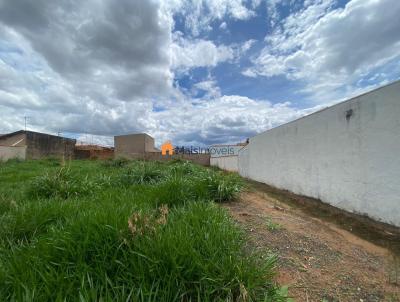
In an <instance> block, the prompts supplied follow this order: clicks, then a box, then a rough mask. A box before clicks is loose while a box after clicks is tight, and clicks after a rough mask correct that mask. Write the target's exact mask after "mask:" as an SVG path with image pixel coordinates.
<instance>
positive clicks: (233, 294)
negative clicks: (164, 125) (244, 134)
mask: <svg viewBox="0 0 400 302" xmlns="http://www.w3.org/2000/svg"><path fill="white" fill-rule="evenodd" d="M24 171H25V172H24ZM26 174H28V175H29V177H27V176H26ZM125 178H128V180H127V179H125ZM0 181H2V186H1V187H0V225H1V226H2V227H1V229H0V301H9V300H14V301H284V300H285V298H284V297H283V295H282V294H281V291H280V289H279V287H277V285H276V284H274V282H273V274H274V271H275V257H274V256H272V255H269V254H263V255H260V254H252V253H249V252H248V251H247V252H246V250H248V249H246V248H245V244H246V241H245V237H244V234H243V232H242V231H241V230H240V228H239V227H238V226H237V225H235V223H234V222H233V221H232V219H231V218H230V217H229V215H228V214H227V213H226V211H225V210H223V209H222V208H221V207H219V206H217V205H216V204H215V203H214V202H213V201H217V202H227V201H230V200H232V199H233V198H235V197H236V195H237V194H238V193H239V191H240V189H241V187H242V183H241V180H240V179H239V178H237V177H236V176H234V175H231V174H225V173H223V172H220V171H212V170H210V169H206V168H203V167H199V166H196V165H193V164H190V163H186V162H175V163H168V164H161V163H146V162H139V161H138V162H126V163H124V164H123V165H108V164H104V163H100V162H96V161H73V162H71V163H70V164H68V168H65V167H59V166H57V165H53V164H51V163H49V162H46V161H40V162H23V163H14V162H13V163H10V164H8V163H5V164H3V165H2V168H1V170H0ZM21 192H22V193H21ZM261 256H263V257H261Z"/></svg>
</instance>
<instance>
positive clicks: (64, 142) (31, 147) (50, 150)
mask: <svg viewBox="0 0 400 302" xmlns="http://www.w3.org/2000/svg"><path fill="white" fill-rule="evenodd" d="M75 143H76V140H74V139H68V138H64V137H59V136H55V135H48V134H44V133H37V132H29V131H28V132H26V145H27V150H26V159H40V158H44V157H53V156H54V157H62V156H64V157H65V158H73V156H74V149H75Z"/></svg>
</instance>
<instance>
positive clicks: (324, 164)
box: [239, 82, 400, 226]
mask: <svg viewBox="0 0 400 302" xmlns="http://www.w3.org/2000/svg"><path fill="white" fill-rule="evenodd" d="M239 172H240V174H241V175H243V176H245V177H248V178H251V179H254V180H257V181H260V182H264V183H267V184H270V185H273V186H275V187H278V188H281V189H287V190H289V191H292V192H294V193H297V194H301V195H306V196H310V197H314V198H318V199H321V200H322V201H323V202H326V203H329V204H331V205H333V206H336V207H339V208H341V209H344V210H347V211H350V212H356V213H361V214H366V215H368V216H370V217H371V218H374V219H376V220H378V221H383V222H386V223H389V224H393V225H396V226H400V82H395V83H393V84H391V85H388V86H385V87H382V88H380V89H377V90H374V91H372V92H370V93H367V94H364V95H361V96H359V97H357V98H354V99H351V100H349V101H346V102H343V103H340V104H337V105H335V106H332V107H330V108H327V109H325V110H322V111H319V112H317V113H314V114H311V115H309V116H307V117H304V118H301V119H299V120H296V121H294V122H291V123H288V124H285V125H282V126H280V127H277V128H274V129H272V130H269V131H267V132H264V133H262V134H260V135H257V136H255V137H253V138H251V139H250V144H249V145H248V146H246V147H245V148H244V149H242V150H241V151H240V152H239Z"/></svg>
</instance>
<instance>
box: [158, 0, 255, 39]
mask: <svg viewBox="0 0 400 302" xmlns="http://www.w3.org/2000/svg"><path fill="white" fill-rule="evenodd" d="M246 2H247V1H245V0H172V1H168V2H166V3H165V6H166V8H167V10H169V11H171V12H172V13H173V14H176V15H179V16H184V19H185V28H186V29H188V30H189V31H190V32H191V34H192V35H193V36H194V37H196V36H199V35H200V34H201V33H202V32H207V31H209V30H210V29H211V25H210V24H211V23H212V22H214V21H217V20H223V19H224V18H230V19H233V20H247V19H249V18H251V17H253V16H255V12H254V11H253V10H252V9H250V8H248V7H246V5H245V3H246Z"/></svg>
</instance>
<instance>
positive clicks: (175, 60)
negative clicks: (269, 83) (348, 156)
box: [0, 0, 400, 145]
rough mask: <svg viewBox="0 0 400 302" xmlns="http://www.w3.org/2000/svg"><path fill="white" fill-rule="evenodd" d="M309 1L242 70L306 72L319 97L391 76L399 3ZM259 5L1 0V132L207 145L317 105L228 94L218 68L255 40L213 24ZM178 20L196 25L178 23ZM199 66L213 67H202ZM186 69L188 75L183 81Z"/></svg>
mask: <svg viewBox="0 0 400 302" xmlns="http://www.w3.org/2000/svg"><path fill="white" fill-rule="evenodd" d="M275 2H276V1H275ZM277 3H278V2H276V3H275V4H276V5H279V4H277ZM305 3H306V4H305V7H304V8H303V9H302V10H300V11H298V12H297V13H293V14H291V15H290V16H289V17H287V18H286V19H284V20H283V21H282V22H278V21H277V23H276V24H277V25H276V28H275V31H274V32H273V33H272V35H269V36H267V37H266V40H265V41H264V43H266V46H265V48H264V49H262V51H261V52H260V53H258V55H257V56H255V57H254V58H253V59H252V62H253V64H254V65H253V66H251V67H250V68H249V69H247V70H245V71H243V72H244V74H246V75H247V76H252V77H260V76H262V77H272V76H276V75H283V74H284V75H286V76H287V77H288V78H290V79H292V80H296V81H306V86H305V87H303V91H306V92H307V90H308V92H310V91H311V92H312V93H314V95H315V91H320V92H321V93H322V92H323V93H326V91H333V90H335V89H337V87H342V86H343V83H349V82H351V81H349V80H348V79H351V80H352V81H353V80H354V81H357V83H359V81H360V79H361V80H364V79H370V81H372V82H373V83H376V82H377V81H379V82H382V81H387V79H388V74H390V72H392V70H394V67H393V66H396V67H395V69H396V70H400V64H395V65H391V64H390V62H391V61H390V60H392V61H393V60H395V61H396V60H397V58H398V57H397V55H396V51H395V50H396V49H398V44H396V43H398V40H399V32H400V31H396V29H398V27H399V22H398V21H397V19H398V18H397V13H398V12H399V5H398V3H397V2H394V1H390V0H382V1H371V0H365V1H363V2H361V1H360V0H353V1H352V2H350V3H349V4H348V5H347V6H346V7H345V8H344V9H336V8H335V6H334V2H331V1H316V2H311V1H306V2H305ZM260 5H261V4H260V1H258V0H255V1H239V0H233V1H228V0H218V1H211V0H210V1H205V0H204V1H194V0H193V1H181V0H171V1H156V0H149V1H130V0H121V1H118V5H116V3H115V1H112V0H103V1H97V0H88V1H85V2H74V1H72V2H71V1H69V0H59V1H46V0H37V1H34V2H32V1H28V0H13V1H2V0H0V112H1V118H0V133H5V132H9V131H15V130H19V129H21V128H23V127H24V116H27V117H28V128H29V129H32V130H37V131H43V132H49V133H57V132H59V131H61V132H62V133H67V134H68V133H69V134H71V135H73V136H75V137H78V138H80V139H81V138H85V137H92V136H93V138H94V140H95V141H101V142H105V143H110V141H112V140H111V139H110V136H112V135H118V134H124V133H133V132H148V133H149V134H151V135H154V136H155V137H156V139H157V141H159V142H162V141H164V140H166V139H172V140H173V141H174V142H175V143H177V144H201V145H204V144H205V145H207V144H212V143H224V142H238V141H242V140H244V139H245V138H246V137H249V136H252V135H254V134H255V133H258V132H260V131H264V130H266V129H268V128H271V127H273V126H276V125H279V124H281V123H284V122H287V121H290V120H292V119H295V118H297V117H300V116H302V115H304V114H307V113H310V112H312V111H314V110H317V109H318V108H321V106H322V105H321V106H313V107H312V108H310V109H298V108H297V105H296V104H291V103H288V102H282V101H280V100H274V103H272V102H271V101H270V100H267V98H264V97H261V98H260V99H252V98H249V97H246V96H240V95H224V94H223V91H224V90H225V89H223V87H219V85H218V84H219V83H223V81H220V78H218V76H219V75H218V76H217V73H214V68H215V67H217V66H219V67H224V66H226V65H222V63H228V64H231V65H230V66H229V67H232V68H230V69H227V71H228V70H229V72H234V70H235V69H237V66H239V67H240V66H241V64H242V63H243V62H244V61H245V60H241V59H242V58H243V56H246V55H248V53H255V52H256V51H257V50H258V47H259V43H260V41H257V43H256V42H255V41H254V40H246V39H245V38H246V37H244V39H242V40H241V42H240V41H239V42H236V43H231V44H229V42H225V43H226V44H224V43H222V42H221V40H219V41H216V40H212V39H211V37H210V36H208V35H207V32H208V30H209V28H210V27H211V26H219V25H220V24H223V23H224V22H225V24H227V22H228V21H230V20H250V19H251V18H252V17H253V16H254V15H255V14H256V12H255V9H256V8H257V7H258V6H260ZM385 7H390V8H391V9H390V10H387V9H386V10H385V9H384V8H385ZM277 12H278V10H277ZM371 12H375V13H374V14H371ZM277 14H278V13H277ZM278 15H279V14H278ZM179 18H182V23H183V24H184V27H185V28H186V29H187V30H188V31H189V34H188V33H186V32H185V34H182V33H180V32H177V31H174V30H176V29H174V28H175V26H176V22H177V20H178V19H179ZM385 19H386V20H391V22H384V21H385ZM277 20H278V19H277ZM228 23H229V22H228ZM229 24H230V23H229ZM357 24H361V25H362V26H361V27H359V28H357V31H356V32H357V33H352V32H350V31H348V30H347V31H346V28H348V27H349V28H356V25H357ZM201 33H203V35H201ZM204 33H205V34H204ZM341 35H343V37H341ZM261 42H262V41H261ZM375 42H376V43H377V44H379V45H378V46H377V45H375V44H374V43H375ZM360 45H362V46H363V47H360ZM385 62H386V63H385ZM387 62H389V63H387ZM382 64H383V65H385V64H386V65H385V66H386V67H387V68H382V69H380V70H379V75H378V74H377V75H376V76H375V77H372V76H371V75H370V74H368V72H369V71H370V70H371V68H377V66H378V67H379V66H382ZM201 67H203V68H206V73H207V75H206V76H204V72H203V71H202V70H197V69H198V68H201ZM198 71H199V72H198ZM200 71H201V72H200ZM196 72H198V73H199V74H203V75H202V76H199V77H197V76H194V74H195V73H196ZM224 72H225V70H224V69H223V68H221V70H219V73H221V74H222V73H224ZM181 73H185V76H186V75H188V76H187V78H189V80H188V82H190V83H189V84H187V85H184V84H182V86H183V87H180V86H179V85H180V84H179V83H180V82H179V80H178V78H179V77H180V76H181ZM361 75H362V76H361ZM234 78H235V77H234V76H232V77H229V79H234ZM372 79H373V80H372ZM257 80H258V79H257ZM260 83H262V82H260V81H257V85H260ZM311 84H313V85H311ZM340 85H342V86H340ZM371 85H373V84H371V83H369V82H368V83H366V84H365V83H362V85H360V86H362V89H366V87H369V88H370V87H373V86H371ZM345 90H347V91H352V92H354V91H358V92H359V91H361V90H360V89H354V87H351V86H348V87H345ZM225 91H226V90H225ZM330 95H331V96H332V94H330ZM318 98H320V99H322V96H318ZM85 133H88V136H86V134H85Z"/></svg>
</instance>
